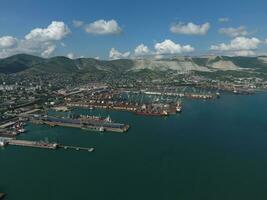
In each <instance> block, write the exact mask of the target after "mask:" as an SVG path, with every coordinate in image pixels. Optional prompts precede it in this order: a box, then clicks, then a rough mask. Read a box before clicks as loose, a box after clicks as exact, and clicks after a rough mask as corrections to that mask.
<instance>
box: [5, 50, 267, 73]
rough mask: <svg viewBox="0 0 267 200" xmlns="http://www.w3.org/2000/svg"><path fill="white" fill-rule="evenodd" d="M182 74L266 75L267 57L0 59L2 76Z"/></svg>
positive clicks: (35, 57)
mask: <svg viewBox="0 0 267 200" xmlns="http://www.w3.org/2000/svg"><path fill="white" fill-rule="evenodd" d="M168 70H173V71H177V72H179V73H186V72H188V71H196V72H203V73H208V72H210V73H212V72H228V73H231V72H236V71H238V72H244V71H245V72H251V73H252V72H258V73H267V57H265V56H260V57H227V56H206V57H173V58H169V59H120V60H97V59H93V58H78V59H69V58H67V57H63V56H57V57H52V58H41V57H38V56H33V55H27V54H18V55H14V56H11V57H8V58H4V59H0V73H3V74H14V73H22V72H29V73H31V72H35V73H39V72H40V73H67V74H76V73H84V74H86V73H115V74H120V73H136V72H140V71H146V72H148V71H152V72H153V71H163V72H164V71H168Z"/></svg>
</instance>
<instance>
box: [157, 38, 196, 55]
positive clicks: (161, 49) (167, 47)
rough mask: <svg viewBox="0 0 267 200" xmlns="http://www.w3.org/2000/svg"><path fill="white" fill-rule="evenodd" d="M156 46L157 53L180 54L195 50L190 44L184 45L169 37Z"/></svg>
mask: <svg viewBox="0 0 267 200" xmlns="http://www.w3.org/2000/svg"><path fill="white" fill-rule="evenodd" d="M154 48H155V50H156V54H180V53H189V52H192V51H194V50H195V49H194V48H193V47H191V46H190V45H184V46H182V45H180V44H176V43H174V42H173V41H171V40H168V39H167V40H165V41H163V42H161V43H156V44H155V46H154Z"/></svg>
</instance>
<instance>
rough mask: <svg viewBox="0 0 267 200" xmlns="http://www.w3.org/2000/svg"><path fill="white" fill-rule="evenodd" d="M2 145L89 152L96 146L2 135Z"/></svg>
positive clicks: (0, 138)
mask: <svg viewBox="0 0 267 200" xmlns="http://www.w3.org/2000/svg"><path fill="white" fill-rule="evenodd" d="M0 142H1V143H0V144H1V146H7V145H13V146H22V147H32V148H40V149H49V150H57V149H59V148H62V149H66V150H67V149H70V150H76V151H79V150H83V151H88V152H93V151H94V150H95V148H93V147H89V148H87V147H79V146H71V145H63V144H58V143H49V142H44V141H29V140H17V139H13V138H3V137H0Z"/></svg>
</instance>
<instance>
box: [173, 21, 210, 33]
mask: <svg viewBox="0 0 267 200" xmlns="http://www.w3.org/2000/svg"><path fill="white" fill-rule="evenodd" d="M209 28H210V24H209V23H205V24H202V25H197V24H194V23H192V22H190V23H187V24H184V23H181V22H180V23H176V24H173V25H172V26H171V28H170V31H171V32H172V33H176V34H185V35H206V34H207V32H208V30H209Z"/></svg>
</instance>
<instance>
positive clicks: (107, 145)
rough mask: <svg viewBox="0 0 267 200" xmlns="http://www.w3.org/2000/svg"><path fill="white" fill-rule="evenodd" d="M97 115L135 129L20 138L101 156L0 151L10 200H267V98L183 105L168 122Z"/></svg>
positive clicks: (39, 132) (31, 130) (3, 188)
mask: <svg viewBox="0 0 267 200" xmlns="http://www.w3.org/2000/svg"><path fill="white" fill-rule="evenodd" d="M80 111H81V112H82V113H83V114H87V113H88V114H90V112H92V111H86V110H80ZM93 113H94V114H100V115H103V116H105V115H107V114H109V115H110V116H111V118H112V119H114V120H116V121H120V122H125V123H129V124H130V125H131V126H132V128H131V129H130V131H129V132H128V133H126V134H121V133H104V134H99V133H97V132H88V131H82V130H79V129H71V128H62V127H56V128H50V127H47V126H37V125H28V126H27V129H28V133H27V134H25V135H22V136H21V137H20V138H23V139H31V140H40V139H44V138H45V137H47V138H49V140H51V141H58V142H60V143H64V144H72V145H78V146H85V147H95V148H96V151H95V152H94V153H89V152H82V151H71V150H58V151H49V150H41V149H31V148H21V147H11V146H10V147H6V148H5V149H0V192H6V193H8V196H7V198H6V200H31V199H33V200H48V199H49V200H59V199H62V200H73V199H75V200H76V199H81V200H84V199H93V200H107V199H110V200H120V199H122V200H136V199H138V200H140V199H144V200H147V199H153V200H197V199H198V200H202V199H203V200H237V199H242V200H246V199H248V200H251V199H257V200H261V199H264V200H265V199H267V94H257V95H254V96H233V95H224V96H222V98H221V99H219V100H216V101H185V102H184V110H183V113H182V114H181V115H176V116H171V117H169V118H158V117H145V116H135V115H133V114H131V113H127V112H112V111H110V112H108V111H93Z"/></svg>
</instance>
